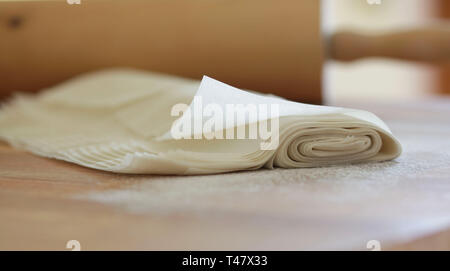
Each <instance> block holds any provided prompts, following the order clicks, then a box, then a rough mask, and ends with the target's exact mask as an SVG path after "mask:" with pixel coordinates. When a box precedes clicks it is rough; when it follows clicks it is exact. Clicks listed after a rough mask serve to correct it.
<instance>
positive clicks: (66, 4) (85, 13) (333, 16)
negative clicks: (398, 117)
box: [0, 0, 450, 104]
mask: <svg viewBox="0 0 450 271" xmlns="http://www.w3.org/2000/svg"><path fill="white" fill-rule="evenodd" d="M77 2H79V4H76V3H77ZM449 17H450V1H448V0H321V1H318V0H302V1H299V0H285V1H284V2H283V5H280V4H279V2H278V1H275V0H215V1H210V0H189V1H188V0H81V1H67V0H55V1H4V0H0V23H1V24H0V76H1V81H0V98H2V97H7V96H9V95H11V93H13V92H17V91H21V92H36V91H39V90H41V89H43V88H47V87H49V86H52V85H54V84H57V83H59V82H62V81H64V80H67V79H69V78H72V77H73V76H75V75H78V74H81V73H86V72H90V71H95V70H99V69H103V68H110V67H133V68H138V69H145V70H149V71H156V72H162V73H169V74H174V75H179V76H184V77H190V78H194V79H201V77H202V76H203V75H208V76H210V77H213V78H216V79H218V80H220V81H223V82H226V83H228V84H231V85H233V86H236V87H240V88H244V89H251V90H256V91H261V92H265V93H274V94H276V95H279V96H283V97H286V98H288V99H291V100H295V101H299V102H306V103H324V102H325V103H332V104H334V103H339V102H340V101H349V100H355V99H356V100H364V99H365V100H368V101H375V100H390V101H399V99H401V100H402V101H403V100H418V99H422V98H423V97H425V96H430V95H444V94H446V93H447V94H448V93H449V92H450V83H449V82H450V80H449V79H448V78H449V77H450V72H449V71H450V68H448V66H449V64H448V62H450V61H449V59H450V24H449V23H448V20H449V19H450V18H449ZM434 24H437V25H439V26H440V29H441V32H435V33H431V34H430V33H412V34H410V35H409V36H408V35H407V36H403V37H400V38H398V39H395V38H394V39H392V37H391V40H390V41H389V42H387V40H389V39H388V38H386V37H383V35H387V34H392V35H396V34H398V33H400V32H401V31H408V30H411V29H419V28H422V27H425V26H427V25H434ZM444 25H446V27H442V26H444ZM443 29H444V30H443ZM343 31H352V32H354V33H357V34H358V35H362V36H361V37H360V38H359V40H356V42H355V40H354V39H353V40H352V39H348V37H347V39H341V40H340V43H339V48H338V49H334V53H336V54H338V55H339V54H341V53H343V54H344V55H345V54H347V55H348V54H353V53H358V54H359V56H358V57H357V58H358V59H357V60H356V61H347V60H343V59H339V57H336V56H335V55H332V54H330V51H332V50H333V49H332V48H333V46H334V45H335V44H333V43H332V42H331V40H332V37H333V36H335V35H336V34H338V33H341V32H343ZM442 33H444V34H442ZM364 35H366V36H367V35H379V37H380V38H379V39H374V40H370V39H366V38H365V36H364ZM422 37H426V38H424V39H422ZM373 44H378V45H377V46H378V47H380V48H381V49H382V50H378V51H377V52H375V53H374V50H373V48H371V47H372V46H373ZM383 47H384V48H383ZM330 48H331V49H330ZM336 48H337V47H336ZM380 48H379V49H380ZM437 48H440V49H439V50H438V49H437ZM383 50H384V53H386V52H388V53H387V56H388V57H386V55H385V57H379V56H382V55H383ZM375 51H376V50H375ZM404 52H408V53H409V56H408V57H407V58H420V57H422V55H426V57H424V58H432V57H434V58H435V61H421V62H415V61H403V60H402V61H400V60H396V59H398V58H399V55H401V54H403V53H404ZM415 52H417V53H416V55H415ZM434 52H441V55H440V56H436V55H434V56H433V53H434ZM369 54H373V55H372V57H367V56H369ZM374 56H377V57H374ZM400 58H402V57H400ZM436 58H437V59H438V61H436ZM443 58H446V60H447V62H446V63H447V64H446V63H444V62H445V61H439V60H443ZM446 66H447V67H446Z"/></svg>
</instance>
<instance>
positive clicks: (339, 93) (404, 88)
mask: <svg viewBox="0 0 450 271" xmlns="http://www.w3.org/2000/svg"><path fill="white" fill-rule="evenodd" d="M447 19H450V1H448V0H382V1H380V4H372V5H371V4H369V2H368V1H367V0H322V29H323V31H324V35H331V34H332V33H336V32H339V31H345V30H352V31H357V32H360V33H366V34H388V33H395V32H397V31H401V30H408V29H412V28H416V27H422V26H424V25H434V24H438V23H442V22H444V21H446V20H447ZM448 46H449V48H450V44H448ZM430 50H432V49H431V48H430ZM446 66H447V65H445V64H441V65H432V64H431V65H430V64H426V63H417V62H409V61H399V60H393V59H385V58H368V59H362V60H359V61H356V62H351V63H343V62H339V61H333V60H328V61H327V63H326V64H325V66H324V95H325V97H326V100H327V101H329V102H331V103H339V102H343V101H348V100H354V99H357V100H361V99H365V100H372V101H397V102H398V101H403V100H406V101H407V100H419V99H423V98H424V97H428V96H430V95H438V94H444V93H447V94H448V93H450V79H449V78H450V72H449V70H450V69H449V68H448V67H446Z"/></svg>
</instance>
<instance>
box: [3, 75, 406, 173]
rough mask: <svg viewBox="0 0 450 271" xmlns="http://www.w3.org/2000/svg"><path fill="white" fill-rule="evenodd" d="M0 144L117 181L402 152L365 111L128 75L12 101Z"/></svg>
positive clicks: (82, 80)
mask: <svg viewBox="0 0 450 271" xmlns="http://www.w3.org/2000/svg"><path fill="white" fill-rule="evenodd" d="M239 114H240V115H239ZM230 119H232V120H233V121H230ZM0 139H2V140H4V141H6V142H8V143H9V144H11V145H13V146H15V147H17V148H22V149H25V150H28V151H30V152H32V153H34V154H37V155H41V156H45V157H49V158H55V159H60V160H65V161H68V162H72V163H75V164H79V165H82V166H85V167H90V168H95V169H99V170H105V171H111V172H120V173H149V174H179V175H188V174H212V173H221V172H231V171H239V170H253V169H259V168H262V167H266V168H274V167H282V168H301V167H321V166H328V165H337V164H348V163H358V162H369V161H385V160H391V159H394V158H396V157H398V156H399V155H400V153H401V146H400V144H399V142H398V141H397V140H396V139H395V137H394V136H393V135H392V133H391V131H390V130H389V128H388V127H387V126H386V124H385V123H384V122H383V121H382V120H380V119H379V118H378V117H376V116H375V115H374V114H372V113H370V112H366V111H361V110H355V109H346V108H337V107H328V106H316V105H308V104H302V103H295V102H291V101H287V100H284V99H282V98H279V97H276V96H270V95H261V94H256V93H254V92H247V91H243V90H240V89H237V88H234V87H232V86H229V85H227V84H225V83H222V82H219V81H216V80H214V79H212V78H209V77H206V76H205V77H204V78H203V80H202V81H201V82H199V81H195V80H189V79H184V78H178V77H174V76H168V75H162V74H157V73H150V72H142V71H137V70H128V69H113V70H105V71H100V72H94V73H90V74H86V75H81V76H78V77H76V78H74V79H71V80H69V81H67V82H65V83H63V84H60V85H57V86H55V87H52V88H49V89H46V90H44V91H42V92H40V93H39V94H37V95H34V96H26V95H18V96H16V97H15V98H14V99H12V100H11V101H9V102H7V103H6V104H3V105H2V107H1V108H0Z"/></svg>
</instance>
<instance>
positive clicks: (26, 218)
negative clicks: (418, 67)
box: [0, 100, 450, 250]
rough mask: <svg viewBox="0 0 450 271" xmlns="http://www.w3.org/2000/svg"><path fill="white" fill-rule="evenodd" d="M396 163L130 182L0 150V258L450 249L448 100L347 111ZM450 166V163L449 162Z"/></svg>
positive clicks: (4, 148)
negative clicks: (384, 135)
mask: <svg viewBox="0 0 450 271" xmlns="http://www.w3.org/2000/svg"><path fill="white" fill-rule="evenodd" d="M349 105H350V106H353V107H359V108H365V109H368V110H371V111H373V112H375V113H377V114H378V115H379V116H380V117H382V118H383V119H385V120H386V122H387V123H388V124H389V125H390V127H391V128H392V129H393V131H394V133H395V134H396V135H397V136H398V137H399V139H400V141H401V142H402V144H404V148H405V152H404V154H403V155H402V157H400V158H399V159H398V160H397V161H393V162H387V163H378V164H367V165H351V166H343V167H332V168H324V169H294V170H284V169H276V170H273V171H269V170H262V171H256V172H242V173H232V174H222V175H212V176H190V177H174V176H130V175H120V174H111V173H107V172H101V171H96V170H91V169H87V168H83V167H80V166H77V165H73V164H69V163H66V162H62V161H57V160H51V159H46V158H41V157H38V156H34V155H32V154H29V153H26V152H24V151H20V150H16V149H13V148H11V147H9V146H7V145H6V144H2V145H0V249H1V250H66V243H67V242H68V241H69V240H78V241H79V242H80V244H81V249H82V250H98V249H102V250H103V249H104V250H141V249H144V250H160V249H164V250H167V249H169V250H172V249H177V250H178V249H182V250H209V249H215V250H217V249H219V250H222V249H224V250H248V249H251V250H309V249H313V250H316V249H317V250H322V249H339V250H347V249H356V250H367V248H366V245H367V242H368V241H370V240H377V241H379V242H380V245H381V249H383V250H386V249H426V250H433V249H450V177H449V176H450V162H448V163H445V159H446V158H449V157H450V145H449V143H448V141H449V138H450V120H449V117H448V116H450V114H449V113H450V106H449V105H450V102H449V100H444V101H443V100H433V101H429V102H427V101H422V102H421V103H416V104H408V105H402V104H391V105H388V104H385V105H371V104H361V103H358V104H349ZM447 161H450V160H447Z"/></svg>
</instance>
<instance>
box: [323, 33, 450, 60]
mask: <svg viewBox="0 0 450 271" xmlns="http://www.w3.org/2000/svg"><path fill="white" fill-rule="evenodd" d="M327 48H328V49H329V52H328V54H329V57H330V58H332V59H335V60H338V61H353V60H358V59H361V58H367V57H385V58H393V59H400V60H412V61H422V62H429V63H436V64H450V25H448V24H441V25H433V26H427V27H423V28H420V29H413V30H409V31H403V32H395V33H391V34H384V35H364V34H357V33H352V32H340V33H336V34H334V35H332V36H331V38H330V39H329V44H328V45H327Z"/></svg>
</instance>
